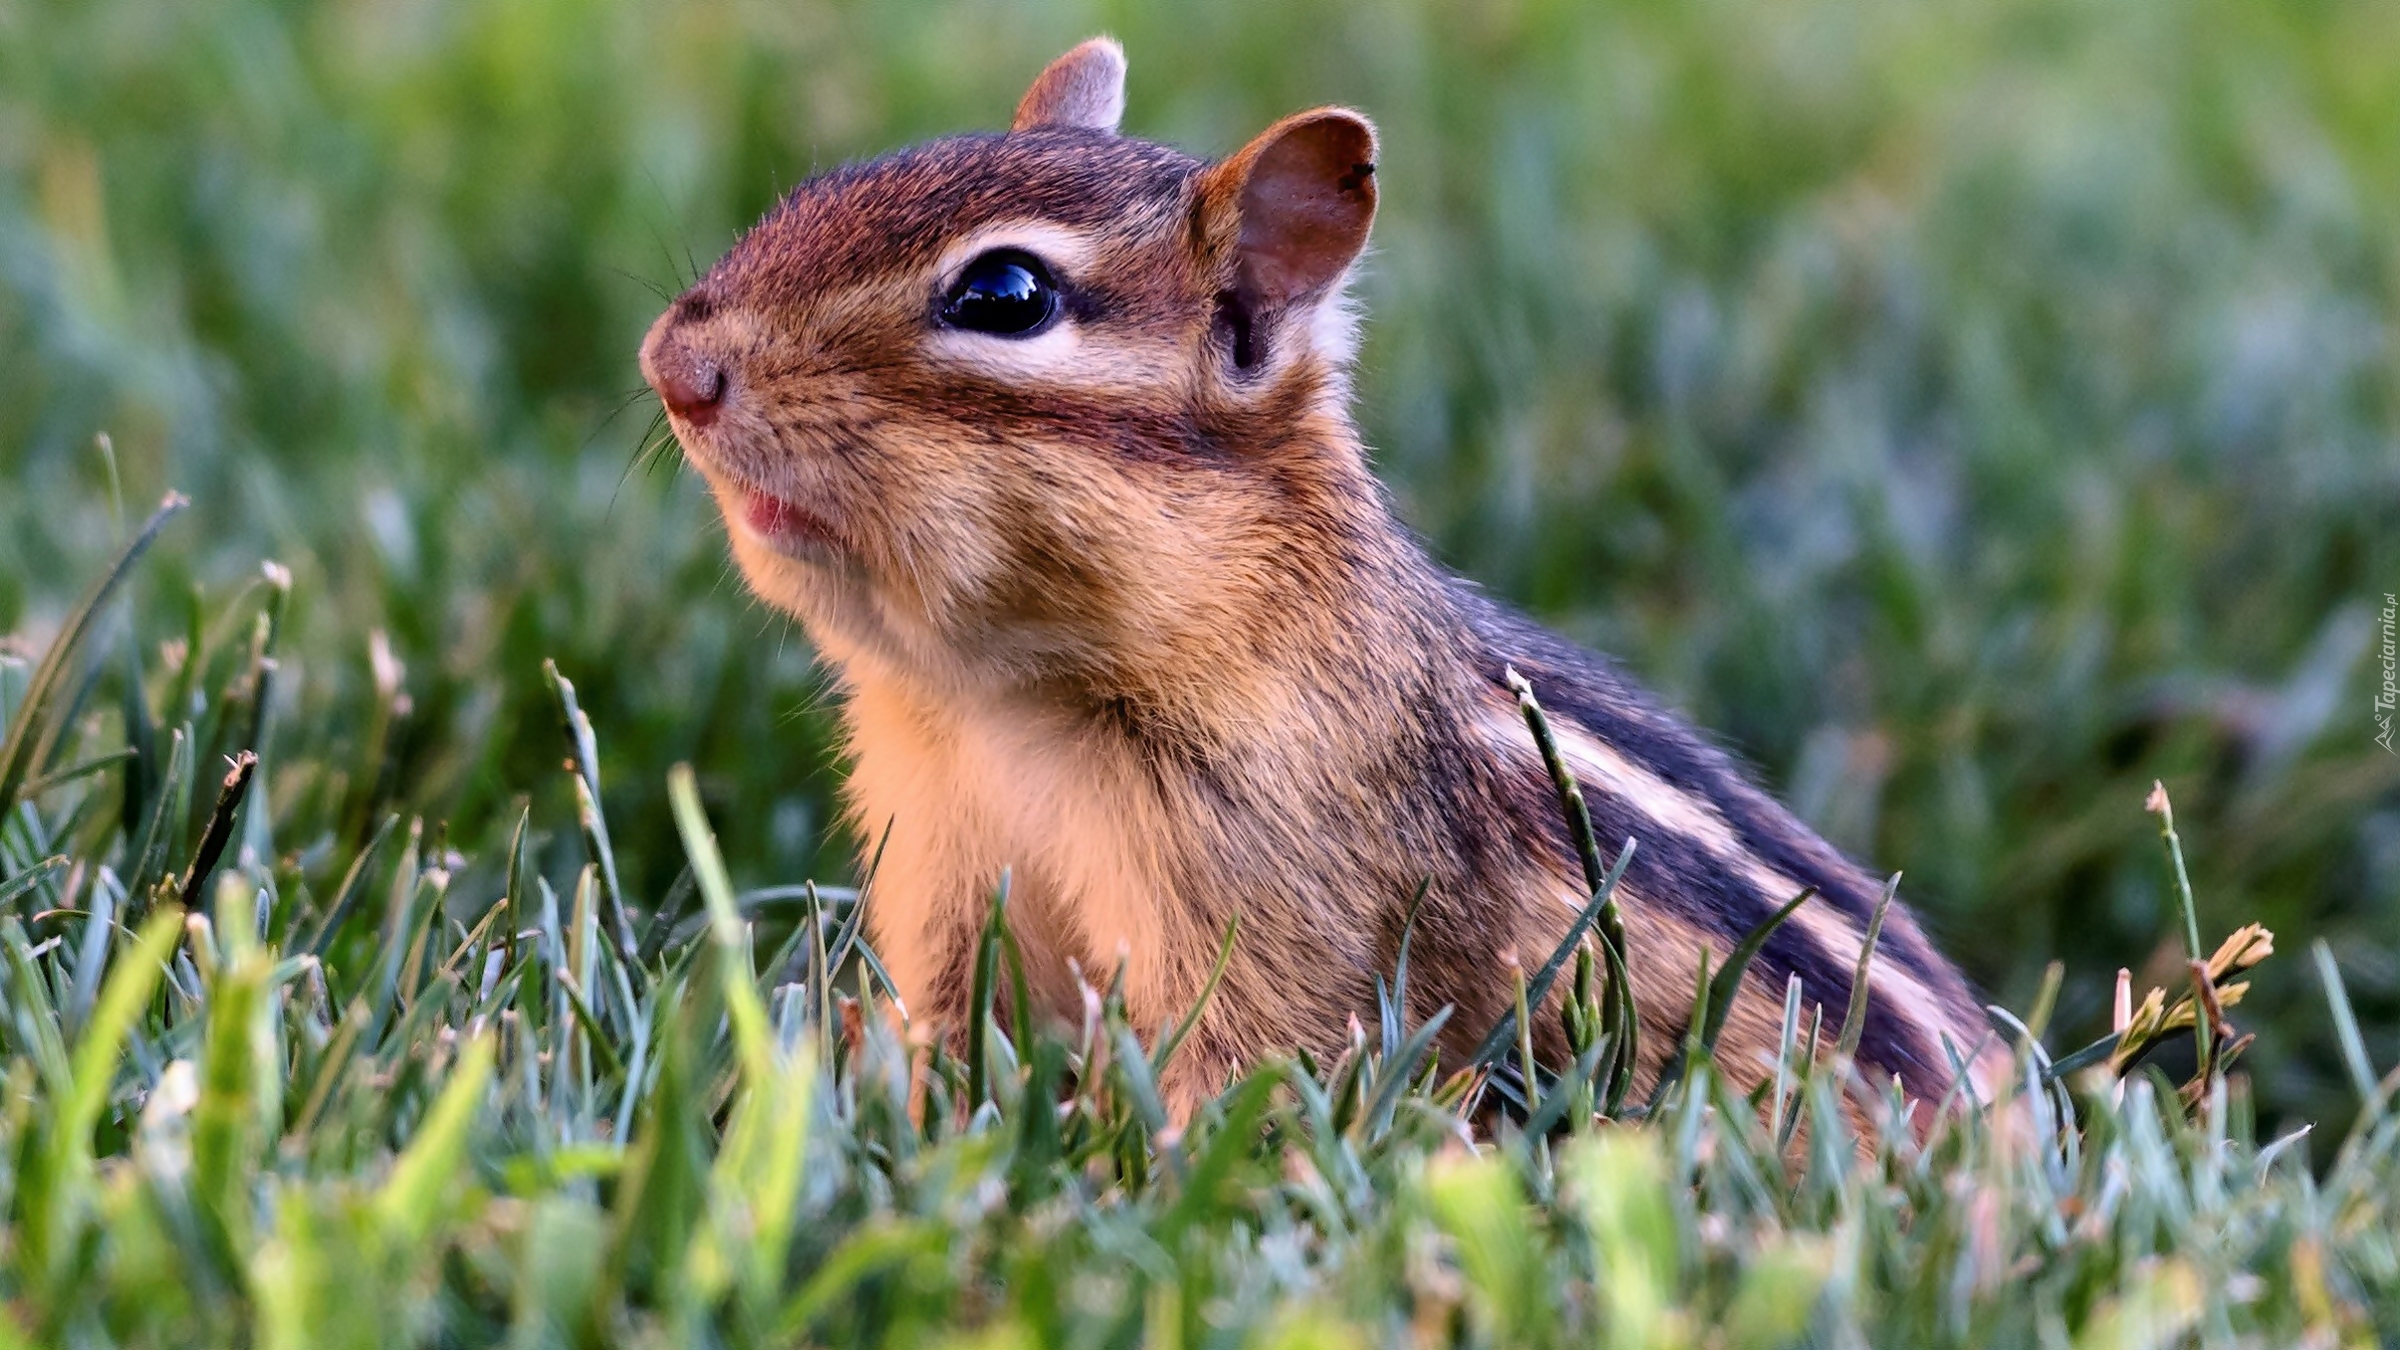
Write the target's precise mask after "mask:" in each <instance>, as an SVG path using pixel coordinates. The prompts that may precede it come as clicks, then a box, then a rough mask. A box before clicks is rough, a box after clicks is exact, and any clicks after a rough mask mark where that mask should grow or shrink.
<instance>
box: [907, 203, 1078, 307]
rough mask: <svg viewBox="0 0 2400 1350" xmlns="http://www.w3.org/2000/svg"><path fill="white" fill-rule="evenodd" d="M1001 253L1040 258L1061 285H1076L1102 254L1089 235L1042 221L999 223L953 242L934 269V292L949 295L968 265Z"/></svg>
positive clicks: (944, 251) (943, 252)
mask: <svg viewBox="0 0 2400 1350" xmlns="http://www.w3.org/2000/svg"><path fill="white" fill-rule="evenodd" d="M1000 249H1015V250H1017V251H1019V252H1022V253H1030V254H1032V255H1033V256H1034V257H1036V258H1039V259H1040V260H1041V262H1042V265H1043V266H1045V267H1047V268H1049V269H1050V275H1051V276H1052V277H1054V278H1056V279H1057V280H1058V281H1059V282H1060V283H1061V284H1062V285H1071V284H1073V280H1074V278H1075V277H1077V276H1080V275H1082V274H1083V273H1084V271H1085V270H1086V269H1087V268H1088V267H1089V266H1090V264H1091V261H1092V258H1093V255H1094V254H1096V253H1097V252H1098V251H1099V250H1098V241H1097V240H1095V239H1094V238H1093V236H1092V235H1091V233H1090V232H1089V231H1085V230H1078V229H1075V228H1072V227H1071V226H1066V225H1054V224H1051V223H1049V222H1047V221H1039V220H1017V221H999V222H995V223H993V224H990V225H986V226H984V227H983V228H981V229H979V230H976V231H975V232H973V233H972V234H968V235H965V236H963V237H961V238H959V239H957V240H954V241H952V243H951V244H950V245H949V246H948V247H946V248H944V249H943V250H942V253H941V257H940V258H938V259H937V260H936V261H935V265H934V287H935V289H936V290H937V291H940V292H944V293H946V292H948V291H949V289H950V288H951V287H952V286H955V285H957V284H958V278H959V274H960V273H962V272H964V271H966V269H967V264H968V263H971V262H973V261H975V260H976V259H977V258H980V257H982V256H983V255H984V254H986V253H991V252H995V251H997V250H1000Z"/></svg>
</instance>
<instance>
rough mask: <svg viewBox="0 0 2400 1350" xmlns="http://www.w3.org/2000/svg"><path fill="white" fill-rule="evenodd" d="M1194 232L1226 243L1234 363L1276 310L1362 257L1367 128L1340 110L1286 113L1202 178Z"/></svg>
mask: <svg viewBox="0 0 2400 1350" xmlns="http://www.w3.org/2000/svg"><path fill="white" fill-rule="evenodd" d="M1199 208H1200V210H1201V212H1202V215H1203V219H1202V222H1201V227H1202V232H1203V234H1204V236H1205V237H1207V238H1208V239H1209V240H1210V241H1211V244H1212V246H1213V247H1217V248H1222V247H1225V246H1226V243H1227V242H1228V241H1227V238H1226V236H1227V235H1229V234H1230V235H1231V240H1230V243H1231V246H1232V249H1233V255H1234V266H1233V289H1232V292H1231V294H1230V295H1229V296H1228V297H1226V298H1227V299H1228V300H1229V301H1231V302H1232V305H1233V307H1234V312H1233V313H1232V314H1231V315H1230V316H1229V317H1231V318H1232V320H1233V321H1234V324H1235V332H1236V340H1235V352H1236V356H1235V363H1236V364H1237V365H1241V366H1248V365H1250V364H1252V359H1251V357H1250V355H1249V350H1250V348H1251V346H1252V335H1253V332H1254V330H1256V336H1257V338H1259V339H1262V340H1263V339H1264V337H1265V336H1266V335H1265V333H1264V331H1263V325H1265V324H1267V323H1269V322H1271V321H1272V320H1273V318H1274V317H1275V315H1276V314H1277V313H1278V312H1280V311H1282V310H1285V309H1289V308H1292V307H1294V306H1299V305H1307V304H1310V303H1312V302H1314V301H1317V300H1320V299H1322V298H1324V297H1325V295H1327V294H1328V293H1329V292H1331V291H1332V290H1333V289H1334V287H1335V286H1337V285H1338V284H1339V283H1340V281H1341V279H1342V276H1343V274H1345V273H1346V272H1348V271H1349V270H1350V264H1352V263H1354V262H1356V261H1357V260H1358V255H1359V254H1360V253H1361V252H1363V251H1364V250H1365V249H1366V246H1367V229H1368V227H1369V226H1371V225H1372V224H1374V221H1375V128H1374V126H1373V124H1371V123H1369V122H1368V121H1367V119H1366V118H1364V117H1362V116H1360V115H1359V114H1357V113H1354V112H1352V111H1350V110H1349V109H1347V108H1318V109H1316V110H1315V111H1313V112H1304V113H1295V114H1293V115H1292V116H1290V117H1287V118H1285V119H1283V120H1282V121H1280V122H1277V123H1276V124H1275V125H1273V126H1271V127H1268V128H1267V129H1266V130H1265V131H1263V132H1261V133H1259V135H1258V137H1257V138H1256V139H1255V140H1253V141H1251V142H1250V143H1249V144H1248V145H1245V146H1243V147H1242V148H1241V150H1240V151H1239V152H1237V153H1236V154H1234V156H1233V157H1232V158H1230V159H1228V160H1226V161H1224V162H1223V163H1221V164H1218V165H1216V166H1215V167H1214V168H1211V169H1209V170H1208V172H1207V177H1206V178H1205V179H1204V180H1203V182H1202V184H1201V189H1200V197H1199Z"/></svg>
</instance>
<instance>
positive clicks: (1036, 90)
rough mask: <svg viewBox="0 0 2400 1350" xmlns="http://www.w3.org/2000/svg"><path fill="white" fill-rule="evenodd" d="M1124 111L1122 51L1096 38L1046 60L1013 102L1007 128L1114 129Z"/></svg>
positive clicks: (1122, 49)
mask: <svg viewBox="0 0 2400 1350" xmlns="http://www.w3.org/2000/svg"><path fill="white" fill-rule="evenodd" d="M1124 115H1125V49H1124V48H1122V47H1120V46H1118V45H1117V44H1116V41H1115V40H1114V39H1112V38H1104V37H1096V38H1093V39H1091V40H1090V41H1088V42H1084V43H1082V44H1080V45H1078V46H1077V47H1076V48H1075V49H1074V50H1073V51H1070V52H1068V53H1067V54H1066V55H1064V56H1062V57H1060V58H1058V59H1057V60H1055V61H1053V62H1051V63H1050V65H1049V67H1048V68H1047V69H1045V70H1043V71H1042V73H1041V75H1040V76H1039V77H1037V78H1036V79H1035V80H1034V82H1033V87H1032V88H1031V89H1028V90H1026V91H1025V97H1023V98H1021V99H1019V100H1017V117H1016V121H1015V122H1013V123H1011V124H1010V127H1009V129H1010V130H1011V131H1029V130H1031V129H1033V128H1035V127H1083V128H1086V129H1088V130H1091V131H1115V130H1116V129H1117V119H1118V118H1120V117H1123V116H1124Z"/></svg>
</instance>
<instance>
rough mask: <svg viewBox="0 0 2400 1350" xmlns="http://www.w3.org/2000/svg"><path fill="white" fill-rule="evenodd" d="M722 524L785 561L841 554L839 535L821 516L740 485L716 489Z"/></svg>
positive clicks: (723, 486) (782, 498)
mask: <svg viewBox="0 0 2400 1350" xmlns="http://www.w3.org/2000/svg"><path fill="white" fill-rule="evenodd" d="M718 495H719V497H720V499H721V502H722V505H723V507H724V510H725V521H726V524H727V525H729V526H730V527H732V528H734V529H737V530H740V531H742V532H743V533H745V534H747V535H749V536H750V537H751V538H753V539H755V540H757V541H758V542H759V543H762V544H764V545H766V546H767V547H768V548H770V549H772V550H774V551H775V552H777V553H781V554H783V555H785V556H786V557H792V558H800V559H804V560H806V559H822V558H825V557H827V556H828V555H831V554H833V553H837V552H839V551H841V548H842V539H841V534H840V532H839V531H837V530H836V529H835V528H834V526H833V523H832V522H831V521H829V520H827V519H826V518H825V517H824V516H822V515H819V514H818V513H816V512H814V511H811V510H809V509H808V508H807V507H805V506H802V505H800V504H799V503H798V502H794V501H791V500H789V499H788V498H784V497H778V496H775V495H774V494H772V493H767V492H761V491H758V490H757V489H755V488H751V487H748V486H746V485H744V484H740V483H732V482H727V483H723V484H722V485H721V486H720V487H719V488H718Z"/></svg>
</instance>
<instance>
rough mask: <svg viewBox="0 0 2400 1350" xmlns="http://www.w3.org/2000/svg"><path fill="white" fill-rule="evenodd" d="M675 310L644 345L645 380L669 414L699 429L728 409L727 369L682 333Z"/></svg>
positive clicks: (669, 313) (643, 368)
mask: <svg viewBox="0 0 2400 1350" xmlns="http://www.w3.org/2000/svg"><path fill="white" fill-rule="evenodd" d="M675 319H676V315H675V313H674V311H669V312H668V313H667V315H666V316H665V317H664V318H662V319H661V320H660V321H659V324H658V326H657V327H656V328H654V329H652V330H651V332H650V337H649V340H648V341H646V342H644V343H643V344H642V378H643V379H645V380H648V381H649V382H650V387H651V388H652V389H655V390H657V391H658V397H659V401H660V402H662V403H665V404H666V405H667V411H668V412H671V413H673V414H675V416H676V417H678V418H680V419H681V420H683V421H685V422H687V423H689V424H691V425H692V426H695V427H704V426H707V425H708V424H709V423H711V422H714V421H716V420H717V412H718V410H719V409H721V408H723V407H724V406H725V384H726V380H725V367H724V364H723V363H722V362H719V361H718V360H717V359H716V358H715V357H712V356H710V355H709V354H708V353H707V352H705V351H702V350H700V348H699V345H698V344H697V343H695V342H693V341H692V340H691V336H690V334H688V333H684V332H680V331H678V329H679V325H678V324H677V323H676V322H675Z"/></svg>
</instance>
